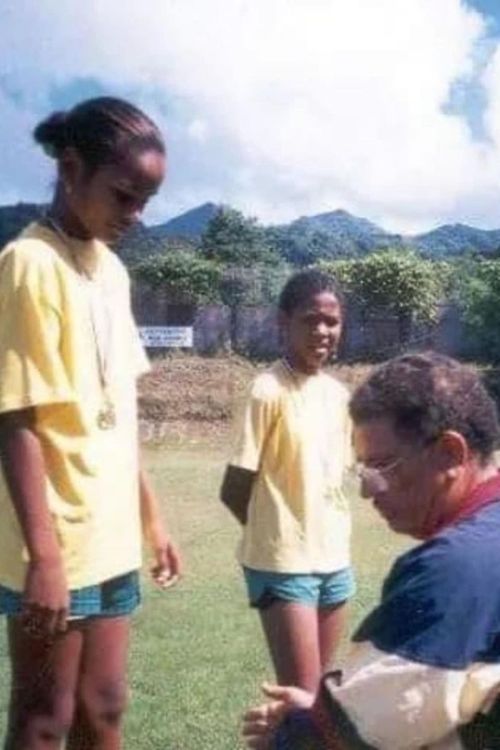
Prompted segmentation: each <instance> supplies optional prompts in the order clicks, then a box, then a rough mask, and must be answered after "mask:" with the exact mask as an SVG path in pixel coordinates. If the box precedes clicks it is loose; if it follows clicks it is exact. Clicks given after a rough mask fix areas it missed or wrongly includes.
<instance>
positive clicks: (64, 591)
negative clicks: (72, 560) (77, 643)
mask: <svg viewBox="0 0 500 750" xmlns="http://www.w3.org/2000/svg"><path fill="white" fill-rule="evenodd" d="M68 612H69V591H68V585H67V583H66V576H65V574H64V569H63V565H62V561H61V560H51V561H32V562H30V563H29V565H28V571H27V574H26V581H25V586H24V596H23V609H22V612H21V619H22V622H23V626H24V629H25V630H26V632H27V633H28V634H29V635H30V636H32V637H33V638H53V637H54V636H55V635H57V634H58V633H64V632H65V630H66V628H67V622H66V620H67V616H68Z"/></svg>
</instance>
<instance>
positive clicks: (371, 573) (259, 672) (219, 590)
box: [0, 445, 405, 750]
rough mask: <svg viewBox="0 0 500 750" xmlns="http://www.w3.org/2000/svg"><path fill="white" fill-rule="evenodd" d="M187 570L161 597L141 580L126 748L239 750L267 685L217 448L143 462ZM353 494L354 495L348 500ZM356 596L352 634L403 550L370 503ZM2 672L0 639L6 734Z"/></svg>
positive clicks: (358, 547)
mask: <svg viewBox="0 0 500 750" xmlns="http://www.w3.org/2000/svg"><path fill="white" fill-rule="evenodd" d="M146 459H147V464H148V467H149V470H150V472H151V474H152V477H153V479H154V482H155V485H156V487H157V489H158V492H159V494H160V497H162V498H165V502H166V508H167V517H168V520H169V524H170V527H171V530H172V532H173V533H174V534H175V536H176V538H177V539H178V540H179V542H180V544H181V546H182V550H183V554H184V558H185V564H186V574H185V577H184V579H183V581H182V583H181V584H180V585H179V586H178V587H176V588H175V589H172V590H170V591H167V592H158V591H156V590H153V588H152V587H151V586H150V585H149V583H148V581H147V578H145V586H144V606H143V607H142V609H141V611H140V612H139V614H138V615H137V616H136V617H135V618H134V635H133V642H132V647H131V658H130V683H131V704H130V709H129V712H128V716H127V722H126V743H125V744H126V747H129V748H141V750H201V748H203V750H212V749H213V750H237V749H238V748H239V747H240V744H239V741H238V731H239V730H238V724H239V717H240V715H241V713H242V711H243V710H244V708H245V707H246V706H248V705H249V704H251V703H252V702H253V701H255V700H256V699H257V698H258V697H259V685H260V684H261V682H262V681H263V679H265V678H271V677H272V670H271V668H270V664H269V660H268V657H267V654H266V652H265V649H264V643H263V638H262V635H261V632H260V628H259V623H258V621H257V616H256V614H255V613H254V612H253V611H251V610H250V609H249V608H248V606H247V603H246V599H245V594H244V590H243V584H242V581H241V577H240V574H239V571H238V567H237V564H236V562H235V556H234V550H235V546H236V542H237V539H238V529H237V526H236V524H235V523H234V522H233V521H232V519H231V518H230V517H229V515H228V514H227V512H225V510H224V509H223V508H222V507H221V505H220V503H219V501H218V499H217V492H218V485H219V482H220V478H221V473H222V471H223V468H224V454H223V451H222V450H221V449H217V450H216V449H214V448H210V447H207V446H204V445H198V446H196V445H194V446H190V447H188V448H183V449H180V448H179V447H176V448H168V447H161V448H156V449H154V450H149V451H147V453H146ZM353 495H354V493H353ZM353 508H354V526H355V534H354V558H355V565H356V569H357V572H358V594H357V596H356V600H355V601H354V603H353V607H352V614H351V627H354V626H355V624H356V623H357V622H358V621H359V619H360V618H361V617H362V616H363V614H364V613H366V611H367V610H368V609H369V608H370V607H371V606H372V605H373V604H374V603H375V601H376V600H377V597H378V592H379V588H380V583H381V581H382V577H383V575H384V573H385V572H386V571H387V568H388V566H389V564H390V562H391V560H392V559H393V558H394V555H395V554H396V553H397V552H398V551H399V550H400V549H402V548H403V547H404V545H405V542H404V541H403V540H399V539H397V538H396V537H394V535H391V534H390V533H389V532H387V531H386V530H385V528H384V527H383V525H382V523H381V521H380V520H379V519H378V517H377V516H376V514H375V513H374V512H373V511H372V509H371V508H370V505H369V503H365V502H363V501H361V500H359V499H355V498H354V500H353ZM7 684H8V664H7V656H6V650H5V640H4V638H3V634H2V636H1V637H0V729H1V730H2V732H3V729H4V725H5V709H6V701H7Z"/></svg>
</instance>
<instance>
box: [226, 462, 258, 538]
mask: <svg viewBox="0 0 500 750" xmlns="http://www.w3.org/2000/svg"><path fill="white" fill-rule="evenodd" d="M256 476H257V472H256V471H250V470H249V469H243V468H241V467H240V466H232V465H231V464H229V466H227V467H226V471H225V474H224V478H223V480H222V485H221V488H220V499H221V500H222V502H223V503H224V505H225V506H227V508H228V509H229V510H230V511H231V513H232V514H233V516H234V517H235V518H236V520H237V521H239V522H240V523H241V525H242V526H244V525H245V524H246V522H247V515H248V505H249V503H250V498H251V495H252V487H253V483H254V481H255V477H256Z"/></svg>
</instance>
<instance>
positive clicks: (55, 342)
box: [0, 247, 75, 412]
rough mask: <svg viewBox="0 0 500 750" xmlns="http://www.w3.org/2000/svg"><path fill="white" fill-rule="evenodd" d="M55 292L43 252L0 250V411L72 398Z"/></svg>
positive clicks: (73, 398) (56, 291) (56, 290)
mask: <svg viewBox="0 0 500 750" xmlns="http://www.w3.org/2000/svg"><path fill="white" fill-rule="evenodd" d="M58 297H59V291H58V288H57V283H56V280H55V273H54V271H53V269H52V268H51V266H50V264H48V263H46V262H44V259H43V258H41V259H40V260H39V259H38V258H37V257H36V256H35V254H33V253H24V252H17V248H15V247H14V248H9V249H7V250H6V251H4V254H3V255H2V256H0V320H1V325H0V412H6V411H14V410H16V409H24V408H28V407H32V406H41V405H45V404H52V403H62V402H70V401H74V400H75V395H74V392H73V389H72V387H71V384H70V381H69V378H68V372H67V368H66V367H65V364H64V361H63V358H62V356H61V331H62V326H63V320H62V316H61V312H60V310H59V309H58Z"/></svg>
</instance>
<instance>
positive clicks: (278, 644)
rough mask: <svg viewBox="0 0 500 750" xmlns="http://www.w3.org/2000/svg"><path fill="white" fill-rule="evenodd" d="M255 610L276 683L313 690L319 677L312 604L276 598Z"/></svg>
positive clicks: (315, 619)
mask: <svg viewBox="0 0 500 750" xmlns="http://www.w3.org/2000/svg"><path fill="white" fill-rule="evenodd" d="M259 611H260V617H261V621H262V625H263V627H264V632H265V634H266V638H267V642H268V645H269V650H270V652H271V658H272V660H273V664H274V669H275V672H276V677H277V680H278V683H279V684H280V685H296V686H297V687H301V688H303V689H304V690H309V691H312V692H314V691H315V690H316V689H317V687H318V683H319V680H320V677H321V655H320V649H319V633H318V610H317V609H316V607H311V606H307V605H305V604H300V603H299V602H285V601H281V600H278V601H275V602H273V604H271V605H270V606H269V607H266V608H265V609H261V610H259Z"/></svg>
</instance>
